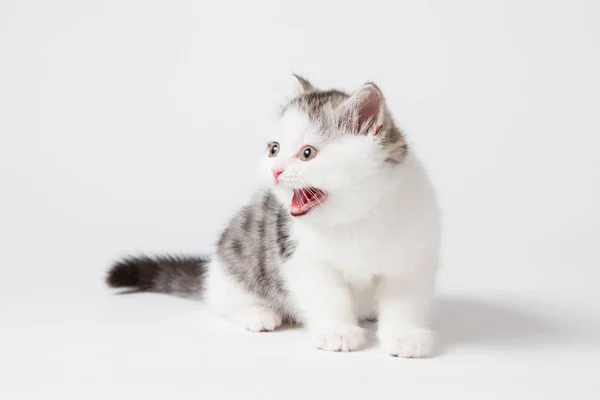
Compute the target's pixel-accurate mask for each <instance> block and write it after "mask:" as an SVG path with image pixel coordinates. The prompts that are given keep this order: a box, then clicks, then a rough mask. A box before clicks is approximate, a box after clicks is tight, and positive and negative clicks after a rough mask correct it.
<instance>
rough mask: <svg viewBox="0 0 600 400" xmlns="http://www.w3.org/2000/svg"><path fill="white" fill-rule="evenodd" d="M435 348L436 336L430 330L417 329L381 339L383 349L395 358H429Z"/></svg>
mask: <svg viewBox="0 0 600 400" xmlns="http://www.w3.org/2000/svg"><path fill="white" fill-rule="evenodd" d="M434 347H435V334H434V333H433V332H432V331H430V330H429V329H416V330H412V331H408V332H404V333H398V334H396V335H395V336H391V337H389V338H386V339H381V348H382V349H383V350H385V351H387V352H388V353H389V354H391V355H393V356H395V357H403V358H421V357H427V356H430V355H431V354H432V353H433V350H434Z"/></svg>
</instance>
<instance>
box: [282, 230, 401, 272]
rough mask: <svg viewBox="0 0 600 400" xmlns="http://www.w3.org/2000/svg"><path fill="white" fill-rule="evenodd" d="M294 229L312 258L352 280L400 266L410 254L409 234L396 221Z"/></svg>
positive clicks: (300, 242) (301, 244) (302, 245)
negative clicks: (337, 227)
mask: <svg viewBox="0 0 600 400" xmlns="http://www.w3.org/2000/svg"><path fill="white" fill-rule="evenodd" d="M294 233H295V235H297V238H298V241H299V244H300V246H301V247H302V249H304V251H306V253H308V254H309V255H310V256H311V258H313V259H315V260H318V261H319V262H323V263H324V264H327V265H328V266H330V267H332V268H335V269H338V270H340V271H341V272H342V273H343V274H344V275H346V276H347V277H348V278H350V279H352V280H354V279H356V280H359V281H365V280H366V281H368V280H370V279H372V278H373V277H374V276H377V275H380V274H386V273H389V272H391V271H395V270H398V269H399V268H402V264H405V263H406V262H407V261H408V257H409V247H410V243H409V240H408V239H409V238H408V237H405V236H406V235H405V234H404V231H403V229H402V228H401V227H400V226H398V225H397V224H396V225H395V224H394V221H387V223H386V222H383V221H371V223H363V224H356V225H353V226H345V227H340V228H339V229H336V228H333V229H332V228H328V229H322V230H319V229H314V228H311V227H302V226H300V227H297V229H295V232H294Z"/></svg>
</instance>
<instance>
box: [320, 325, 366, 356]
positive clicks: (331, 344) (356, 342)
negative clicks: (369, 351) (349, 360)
mask: <svg viewBox="0 0 600 400" xmlns="http://www.w3.org/2000/svg"><path fill="white" fill-rule="evenodd" d="M365 341H366V338H365V332H364V329H363V328H361V327H360V326H352V325H350V326H338V327H331V328H329V329H319V328H316V329H314V330H313V332H312V343H313V345H314V346H315V347H317V348H319V349H321V350H327V351H354V350H358V349H359V348H360V347H361V346H362V345H363V344H364V343H365Z"/></svg>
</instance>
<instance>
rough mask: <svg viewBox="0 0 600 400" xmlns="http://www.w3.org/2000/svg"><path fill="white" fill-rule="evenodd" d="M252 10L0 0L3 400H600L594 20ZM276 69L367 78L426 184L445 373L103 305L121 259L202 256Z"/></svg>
mask: <svg viewBox="0 0 600 400" xmlns="http://www.w3.org/2000/svg"><path fill="white" fill-rule="evenodd" d="M271 3H272V4H268V2H264V1H262V2H242V1H238V2H235V3H218V4H211V5H208V4H205V3H204V2H198V1H192V0H189V1H174V2H166V1H165V2H162V3H158V2H142V1H133V0H126V1H125V0H120V1H96V2H94V1H85V2H84V1H70V2H67V1H53V2H44V1H40V0H38V1H27V0H19V1H16V0H15V1H6V0H4V1H2V2H1V3H0V135H1V136H0V184H1V188H2V196H1V197H0V268H1V277H0V296H1V298H0V339H1V340H0V397H1V398H3V399H5V398H6V399H20V398H27V397H31V398H52V396H54V395H57V396H58V395H59V394H60V395H61V397H60V398H82V396H85V398H87V397H89V396H92V397H94V396H98V397H100V396H101V395H106V396H103V397H104V398H142V397H141V396H142V395H144V394H147V395H151V396H150V397H151V398H155V397H156V398H160V397H162V398H164V397H165V396H169V397H167V398H170V397H171V396H173V397H175V396H177V397H178V398H179V397H181V398H259V399H266V398H306V397H309V396H310V397H313V398H326V397H327V398H342V397H346V398H360V397H365V396H370V397H374V398H406V399H419V398H439V397H440V396H452V397H453V396H460V398H464V399H467V398H473V399H481V398H486V399H487V398H499V399H507V398H527V399H537V398H544V399H548V398H557V399H559V398H565V397H567V396H569V397H572V398H577V399H583V398H597V396H598V389H597V385H594V382H593V379H594V378H597V371H598V367H600V362H599V360H600V348H599V344H600V340H599V337H600V335H599V334H600V315H599V314H600V311H599V310H600V308H599V307H600V298H599V297H600V296H599V294H598V289H597V288H598V282H599V281H600V272H599V271H600V269H599V268H598V266H599V264H600V246H599V243H598V242H599V237H600V235H599V233H598V226H599V225H600V206H599V205H600V189H599V185H600V158H599V157H598V156H597V153H598V150H599V148H600V146H599V145H600V123H599V122H598V121H599V120H598V116H597V112H598V109H599V107H600V80H599V78H598V71H600V57H599V53H598V48H597V44H598V41H599V40H600V30H599V28H598V25H597V23H596V22H597V21H598V18H599V16H600V15H599V14H600V13H599V11H600V10H599V6H598V3H597V2H592V1H587V2H584V1H569V2H567V1H564V2H541V1H539V2H535V1H524V2H522V1H513V2H477V1H452V2H446V1H431V2H410V3H409V2H387V1H385V2H383V1H382V2H378V1H369V2H358V1H356V2H341V1H340V2H335V3H333V2H323V3H322V2H316V1H304V2H302V3H298V2H293V3H292V2H286V3H284V2H275V1H273V2H271ZM280 3H281V4H280ZM288 3H290V4H288ZM392 3H393V5H391V4H392ZM292 71H295V72H299V73H302V74H306V75H307V76H308V77H309V78H310V79H311V80H313V83H315V84H316V85H320V86H339V87H342V88H345V89H352V88H355V87H358V86H359V85H360V84H361V83H363V81H366V80H374V81H376V82H377V83H378V84H379V85H380V86H381V87H382V89H383V91H384V94H386V96H387V98H388V102H389V104H390V106H391V108H392V110H393V111H394V112H395V115H396V118H397V120H398V122H399V123H400V124H401V126H402V127H403V128H404V129H405V131H406V132H407V134H408V135H409V138H410V140H411V141H412V142H413V144H414V147H415V149H416V150H417V151H419V154H421V156H422V158H423V159H424V160H425V162H426V163H427V165H428V166H429V169H430V171H431V174H432V176H433V178H434V180H435V182H436V184H437V186H438V188H439V192H440V197H441V202H442V205H443V208H444V211H445V220H444V221H445V227H446V230H445V246H444V258H443V261H444V263H443V264H444V265H443V270H442V272H441V274H440V281H439V286H440V306H439V312H438V318H437V325H438V330H439V334H440V336H441V341H442V342H443V344H444V351H443V353H442V354H441V355H440V356H438V357H436V358H433V359H429V360H417V361H415V360H399V359H394V358H391V357H389V356H387V355H385V354H384V353H382V352H381V351H379V350H378V349H377V348H376V347H372V348H370V349H368V350H365V351H362V352H358V353H353V354H329V353H324V352H319V351H317V350H313V349H312V348H311V347H310V346H309V344H308V337H307V334H306V333H305V332H303V331H302V330H298V329H288V330H284V331H281V332H276V333H273V334H250V333H246V332H242V331H239V330H238V329H237V328H236V327H234V326H232V325H229V324H228V323H226V322H224V321H219V320H217V319H215V318H214V317H213V316H212V315H211V314H210V313H209V312H208V311H207V310H205V309H204V307H203V306H202V305H199V304H195V303H193V302H189V301H185V300H180V299H174V298H169V297H166V296H159V295H136V296H126V297H125V296H113V295H112V294H111V293H110V292H109V291H108V290H107V289H106V288H105V287H104V286H103V282H102V278H103V275H104V271H105V269H106V267H107V265H108V263H109V261H110V260H111V259H114V258H115V257H116V256H118V255H122V254H124V253H127V252H131V251H153V252H159V251H167V250H168V251H194V252H200V251H206V250H210V248H211V243H212V242H213V241H214V237H215V236H214V235H215V234H216V233H217V232H218V229H219V228H220V227H221V226H223V224H224V223H225V221H226V220H227V217H228V215H230V214H231V213H232V212H233V211H234V210H235V207H237V206H238V205H239V204H241V203H242V202H243V201H245V199H246V197H247V194H248V193H249V192H250V191H251V190H252V188H253V185H254V184H253V181H252V178H253V177H254V170H253V168H251V167H254V166H255V165H257V160H258V158H259V157H260V156H261V155H262V153H261V152H262V151H264V144H263V142H262V137H263V134H264V133H265V132H267V131H268V130H269V129H271V128H272V126H273V122H274V117H275V115H276V105H277V103H278V102H281V101H282V99H283V96H284V94H285V93H286V92H287V91H288V88H291V81H290V73H291V72H292ZM108 395H110V397H108Z"/></svg>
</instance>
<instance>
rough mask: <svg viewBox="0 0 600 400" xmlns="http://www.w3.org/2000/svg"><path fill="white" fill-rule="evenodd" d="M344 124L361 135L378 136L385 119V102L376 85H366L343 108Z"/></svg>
mask: <svg viewBox="0 0 600 400" xmlns="http://www.w3.org/2000/svg"><path fill="white" fill-rule="evenodd" d="M342 118H343V124H344V125H345V126H346V127H347V128H348V129H349V130H350V131H351V132H352V133H356V134H361V135H371V134H372V135H373V136H375V135H377V134H379V132H380V131H381V129H382V127H383V123H384V119H385V100H384V98H383V94H382V93H381V90H379V88H378V87H377V86H376V85H375V84H374V83H366V84H364V85H363V86H362V87H361V88H360V89H358V90H357V91H356V92H355V93H354V94H353V95H352V96H350V98H349V99H348V100H346V102H345V105H344V106H343V116H342Z"/></svg>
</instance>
